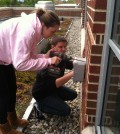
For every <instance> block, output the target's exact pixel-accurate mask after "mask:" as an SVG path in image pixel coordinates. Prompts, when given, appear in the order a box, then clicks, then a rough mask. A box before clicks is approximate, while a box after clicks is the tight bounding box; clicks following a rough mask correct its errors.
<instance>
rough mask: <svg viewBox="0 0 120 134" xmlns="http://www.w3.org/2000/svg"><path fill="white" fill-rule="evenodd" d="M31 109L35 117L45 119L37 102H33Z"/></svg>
mask: <svg viewBox="0 0 120 134" xmlns="http://www.w3.org/2000/svg"><path fill="white" fill-rule="evenodd" d="M33 109H34V112H35V117H36V118H38V119H40V120H42V119H45V117H44V116H43V114H42V112H41V110H40V108H39V107H38V104H37V103H36V102H35V103H34V104H33Z"/></svg>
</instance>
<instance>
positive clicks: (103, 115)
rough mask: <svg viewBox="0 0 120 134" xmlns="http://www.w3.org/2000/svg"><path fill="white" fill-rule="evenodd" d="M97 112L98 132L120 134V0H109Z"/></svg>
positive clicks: (99, 133) (96, 125) (100, 133)
mask: <svg viewBox="0 0 120 134" xmlns="http://www.w3.org/2000/svg"><path fill="white" fill-rule="evenodd" d="M107 4H108V5H107V18H106V20H107V21H106V34H105V35H106V36H105V39H104V47H103V54H102V64H101V73H100V81H99V91H98V92H99V93H98V94H99V95H98V100H97V112H96V124H95V128H96V133H97V134H120V0H116V1H113V0H107Z"/></svg>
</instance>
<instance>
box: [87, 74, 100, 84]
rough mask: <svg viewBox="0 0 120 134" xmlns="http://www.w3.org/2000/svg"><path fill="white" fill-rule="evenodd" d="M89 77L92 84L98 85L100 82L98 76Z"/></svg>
mask: <svg viewBox="0 0 120 134" xmlns="http://www.w3.org/2000/svg"><path fill="white" fill-rule="evenodd" d="M88 77H89V82H92V83H98V82H99V76H96V75H94V74H90V75H89V76H88Z"/></svg>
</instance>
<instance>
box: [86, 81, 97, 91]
mask: <svg viewBox="0 0 120 134" xmlns="http://www.w3.org/2000/svg"><path fill="white" fill-rule="evenodd" d="M88 91H94V92H97V91H98V84H93V83H89V84H88Z"/></svg>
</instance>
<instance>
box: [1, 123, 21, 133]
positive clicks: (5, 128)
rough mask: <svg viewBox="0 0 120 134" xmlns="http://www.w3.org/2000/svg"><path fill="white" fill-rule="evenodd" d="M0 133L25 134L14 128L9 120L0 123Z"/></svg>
mask: <svg viewBox="0 0 120 134" xmlns="http://www.w3.org/2000/svg"><path fill="white" fill-rule="evenodd" d="M0 134H23V133H22V132H19V131H17V130H15V129H13V128H12V127H11V126H10V124H9V122H6V123H5V124H0Z"/></svg>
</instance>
